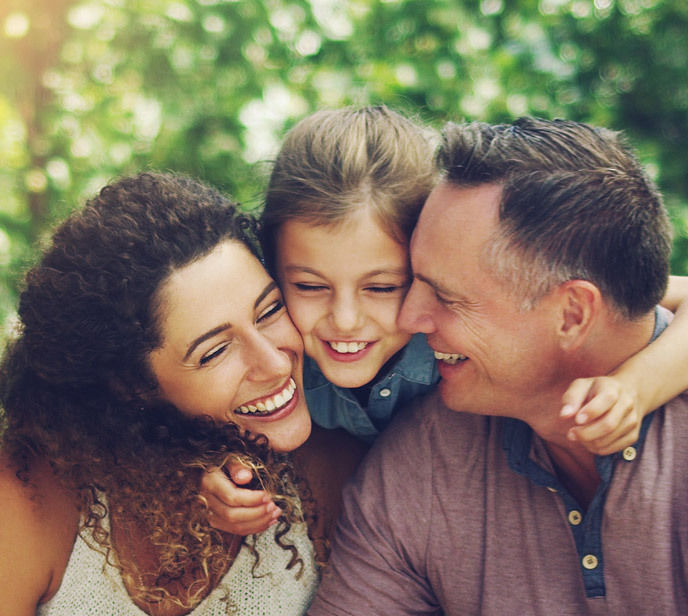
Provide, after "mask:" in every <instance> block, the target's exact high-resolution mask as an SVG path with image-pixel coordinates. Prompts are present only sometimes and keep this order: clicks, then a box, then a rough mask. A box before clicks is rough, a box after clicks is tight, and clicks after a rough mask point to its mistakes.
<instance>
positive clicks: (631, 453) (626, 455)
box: [621, 447, 638, 462]
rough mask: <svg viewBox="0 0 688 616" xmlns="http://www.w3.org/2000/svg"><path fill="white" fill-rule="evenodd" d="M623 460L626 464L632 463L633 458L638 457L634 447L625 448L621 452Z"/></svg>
mask: <svg viewBox="0 0 688 616" xmlns="http://www.w3.org/2000/svg"><path fill="white" fill-rule="evenodd" d="M621 455H623V459H624V460H626V462H632V461H633V460H635V457H636V456H637V455H638V452H637V450H636V448H635V447H626V449H624V450H623V454H621Z"/></svg>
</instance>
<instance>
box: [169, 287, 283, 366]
mask: <svg viewBox="0 0 688 616" xmlns="http://www.w3.org/2000/svg"><path fill="white" fill-rule="evenodd" d="M276 288H277V283H276V282H275V281H274V280H271V281H270V282H269V283H268V284H267V285H266V287H265V288H264V289H263V290H262V291H261V292H260V294H259V295H258V297H257V298H256V301H255V302H253V309H254V310H255V309H256V308H258V305H259V304H260V302H262V301H263V300H264V299H265V298H266V297H267V296H268V295H269V294H270V293H272V291H274V290H275V289H276ZM231 328H232V324H231V323H222V324H220V325H218V326H217V327H213V329H211V330H209V331H207V332H205V333H204V334H201V335H200V336H199V337H198V338H196V339H195V340H193V342H192V343H191V344H190V345H189V348H188V349H187V350H186V353H185V354H184V358H183V359H182V363H183V362H186V361H187V360H188V359H189V357H190V356H191V354H192V353H193V352H194V351H195V350H196V348H197V347H198V345H199V344H201V343H202V342H205V341H206V340H208V339H210V338H212V337H213V336H217V335H218V334H220V333H222V332H223V331H225V330H228V329H231Z"/></svg>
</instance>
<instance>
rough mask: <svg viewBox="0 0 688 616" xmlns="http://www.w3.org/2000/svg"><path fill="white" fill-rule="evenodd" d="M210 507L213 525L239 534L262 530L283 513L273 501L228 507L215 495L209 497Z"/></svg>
mask: <svg viewBox="0 0 688 616" xmlns="http://www.w3.org/2000/svg"><path fill="white" fill-rule="evenodd" d="M208 507H209V511H208V520H209V522H210V524H211V525H212V526H213V527H215V528H218V529H219V530H224V531H226V532H231V533H235V534H238V535H247V534H248V535H250V534H253V533H258V532H262V531H264V530H265V529H266V528H268V527H269V526H271V525H272V524H273V523H274V522H275V521H276V520H277V518H279V516H280V515H281V513H282V511H281V509H280V508H279V507H277V506H276V505H275V504H274V503H272V502H270V503H267V504H263V505H259V506H257V507H227V506H226V505H225V504H224V503H222V501H220V500H218V499H215V498H214V497H211V498H209V499H208Z"/></svg>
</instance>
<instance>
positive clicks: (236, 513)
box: [201, 463, 282, 536]
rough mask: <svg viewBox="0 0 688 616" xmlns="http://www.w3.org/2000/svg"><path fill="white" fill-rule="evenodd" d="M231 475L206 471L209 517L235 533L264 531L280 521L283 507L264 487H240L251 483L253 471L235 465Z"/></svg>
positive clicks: (204, 492)
mask: <svg viewBox="0 0 688 616" xmlns="http://www.w3.org/2000/svg"><path fill="white" fill-rule="evenodd" d="M229 474H230V475H231V478H230V477H229V476H227V475H226V474H225V473H224V472H223V471H222V470H221V469H216V470H214V471H211V472H207V473H204V474H203V477H202V478H201V494H202V495H203V497H205V499H206V500H207V502H208V510H209V511H208V519H209V521H210V524H211V525H212V526H214V527H215V528H217V529H219V530H223V531H225V532H228V533H232V534H234V535H242V536H246V535H253V534H257V533H261V532H263V531H264V530H266V529H267V528H269V527H270V526H272V525H273V524H275V523H276V522H277V518H279V516H280V514H281V513H282V510H281V509H280V508H279V507H278V506H277V505H275V503H273V502H272V500H271V499H270V497H269V496H268V495H267V493H266V492H265V491H263V490H248V489H244V488H239V487H238V486H240V485H245V484H247V483H250V482H251V479H252V478H253V475H252V473H251V471H250V470H248V469H247V468H246V467H244V466H241V465H240V464H237V463H235V464H231V465H230V468H229Z"/></svg>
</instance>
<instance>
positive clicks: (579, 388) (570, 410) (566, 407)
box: [559, 379, 594, 419]
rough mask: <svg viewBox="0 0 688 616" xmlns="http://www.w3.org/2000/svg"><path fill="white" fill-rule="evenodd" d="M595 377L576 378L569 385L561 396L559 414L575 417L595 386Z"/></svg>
mask: <svg viewBox="0 0 688 616" xmlns="http://www.w3.org/2000/svg"><path fill="white" fill-rule="evenodd" d="M593 383H594V379H576V380H575V381H573V382H572V383H571V385H569V386H568V389H567V390H566V391H565V392H564V395H563V396H562V397H561V403H562V407H561V411H560V413H559V415H560V416H561V417H562V418H564V419H566V418H569V417H573V416H574V415H575V414H576V412H577V411H578V409H580V407H581V406H582V405H583V404H584V403H585V401H586V399H587V398H588V396H589V394H590V390H591V388H592V387H593Z"/></svg>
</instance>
